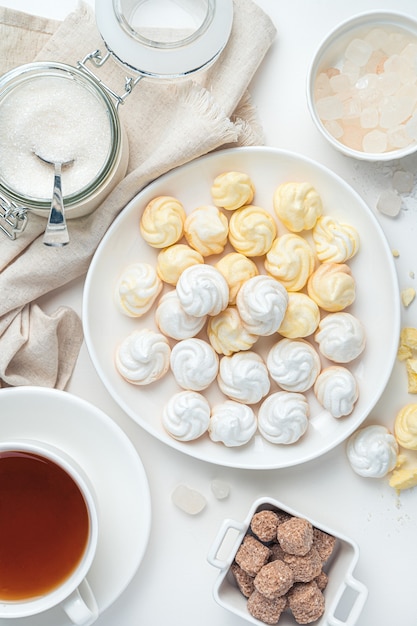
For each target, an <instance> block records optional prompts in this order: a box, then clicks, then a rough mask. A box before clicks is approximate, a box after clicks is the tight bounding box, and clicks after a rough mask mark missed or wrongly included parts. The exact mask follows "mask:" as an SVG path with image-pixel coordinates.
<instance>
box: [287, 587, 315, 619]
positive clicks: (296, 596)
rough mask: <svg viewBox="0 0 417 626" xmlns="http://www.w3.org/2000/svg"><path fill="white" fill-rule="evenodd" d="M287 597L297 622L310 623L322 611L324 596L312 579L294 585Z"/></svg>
mask: <svg viewBox="0 0 417 626" xmlns="http://www.w3.org/2000/svg"><path fill="white" fill-rule="evenodd" d="M287 598H288V605H289V608H290V609H291V611H292V614H293V616H294V619H295V621H296V622H297V624H311V622H315V621H316V620H317V619H319V617H321V616H322V615H323V613H324V596H323V594H322V592H321V591H320V589H319V588H318V586H317V584H316V583H315V582H314V581H312V582H309V583H304V584H301V583H299V584H297V585H294V587H293V588H292V589H291V590H290V591H289V592H288V595H287Z"/></svg>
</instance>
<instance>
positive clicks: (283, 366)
mask: <svg viewBox="0 0 417 626" xmlns="http://www.w3.org/2000/svg"><path fill="white" fill-rule="evenodd" d="M266 365H267V368H268V370H269V373H270V375H271V378H273V380H274V381H275V382H276V383H278V385H279V386H280V387H281V388H282V389H284V391H294V392H300V393H303V392H304V391H307V390H308V389H310V388H311V387H312V386H313V385H314V383H315V381H316V379H317V376H318V375H319V373H320V370H321V362H320V357H319V355H318V353H317V350H316V349H315V348H314V346H313V345H312V344H311V343H309V342H308V341H306V340H305V339H287V338H284V339H280V340H279V341H277V342H276V343H275V344H274V345H273V346H272V347H271V348H270V350H269V352H268V354H267V358H266Z"/></svg>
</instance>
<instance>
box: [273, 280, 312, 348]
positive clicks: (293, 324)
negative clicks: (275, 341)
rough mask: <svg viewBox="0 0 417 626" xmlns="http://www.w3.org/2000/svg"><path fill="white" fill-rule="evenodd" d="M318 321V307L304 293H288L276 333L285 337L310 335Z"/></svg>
mask: <svg viewBox="0 0 417 626" xmlns="http://www.w3.org/2000/svg"><path fill="white" fill-rule="evenodd" d="M319 322H320V309H319V307H318V306H317V304H316V303H315V302H314V300H312V299H311V298H310V297H309V296H308V295H307V294H306V293H303V292H302V291H291V292H289V293H288V306H287V310H286V311H285V315H284V319H283V320H282V322H281V326H280V327H279V329H278V333H279V334H280V335H282V336H283V337H286V338H287V339H300V338H303V337H309V335H312V334H313V333H314V331H315V330H317V327H318V325H319Z"/></svg>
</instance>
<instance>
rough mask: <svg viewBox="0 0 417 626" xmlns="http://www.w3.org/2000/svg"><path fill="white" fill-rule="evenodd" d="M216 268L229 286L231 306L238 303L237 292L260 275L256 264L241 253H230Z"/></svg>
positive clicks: (218, 262) (216, 264)
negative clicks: (244, 284)
mask: <svg viewBox="0 0 417 626" xmlns="http://www.w3.org/2000/svg"><path fill="white" fill-rule="evenodd" d="M214 267H216V268H217V269H218V270H219V272H220V273H221V274H223V276H224V277H225V279H226V282H227V284H228V285H229V304H235V303H236V296H237V292H238V291H239V289H240V288H241V286H242V285H243V283H245V282H246V281H247V280H248V279H249V278H252V277H253V276H257V275H258V274H259V271H258V268H257V266H256V263H254V262H253V261H251V259H248V257H247V256H245V255H244V254H241V253H240V252H229V254H225V255H224V256H223V257H222V258H221V259H220V260H219V261H217V263H215V265H214Z"/></svg>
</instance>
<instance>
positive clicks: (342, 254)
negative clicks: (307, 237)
mask: <svg viewBox="0 0 417 626" xmlns="http://www.w3.org/2000/svg"><path fill="white" fill-rule="evenodd" d="M312 235H313V241H314V243H315V246H316V251H317V257H318V259H319V260H320V261H321V262H325V261H333V262H334V263H345V262H346V261H347V260H348V259H351V258H352V257H353V256H354V255H355V254H356V252H357V251H358V250H359V234H358V232H357V230H356V228H354V227H353V226H351V225H350V224H344V223H342V222H338V221H337V220H335V219H334V218H332V217H330V215H323V216H321V217H319V218H318V220H317V222H316V225H315V226H314V228H313V231H312Z"/></svg>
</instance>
